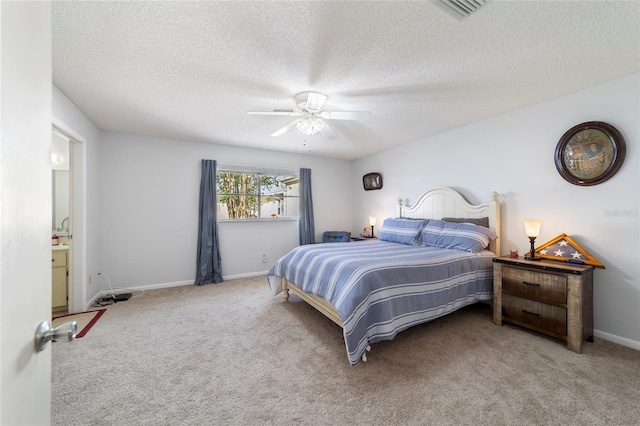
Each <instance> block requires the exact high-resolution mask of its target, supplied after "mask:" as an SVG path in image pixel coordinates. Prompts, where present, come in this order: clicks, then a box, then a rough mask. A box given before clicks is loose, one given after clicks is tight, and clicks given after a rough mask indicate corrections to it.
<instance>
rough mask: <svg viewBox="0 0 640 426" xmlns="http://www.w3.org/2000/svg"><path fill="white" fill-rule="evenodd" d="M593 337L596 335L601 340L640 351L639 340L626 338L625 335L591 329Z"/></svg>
mask: <svg viewBox="0 0 640 426" xmlns="http://www.w3.org/2000/svg"><path fill="white" fill-rule="evenodd" d="M593 335H594V337H598V338H600V339H603V340H607V341H609V342H612V343H617V344H618V345H622V346H626V347H628V348H631V349H635V350H637V351H640V342H638V341H636V340H632V339H627V338H626V337H622V336H617V335H615V334H611V333H606V332H604V331H600V330H594V331H593Z"/></svg>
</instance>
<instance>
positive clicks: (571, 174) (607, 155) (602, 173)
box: [555, 121, 626, 186]
mask: <svg viewBox="0 0 640 426" xmlns="http://www.w3.org/2000/svg"><path fill="white" fill-rule="evenodd" d="M625 153H626V145H625V143H624V138H623V137H622V134H621V133H620V132H619V131H618V130H617V129H616V128H615V127H613V126H612V125H610V124H607V123H603V122H601V121H589V122H586V123H582V124H578V125H577V126H574V127H572V128H571V129H569V130H568V131H567V132H566V133H565V134H564V135H563V136H562V138H560V141H559V142H558V145H557V146H556V154H555V162H556V168H557V169H558V173H560V176H562V177H563V178H564V179H565V180H566V181H567V182H569V183H572V184H574V185H581V186H589V185H597V184H599V183H602V182H604V181H606V180H607V179H609V178H611V177H612V176H613V175H615V174H616V173H617V172H618V170H619V169H620V167H621V166H622V163H623V162H624V156H625Z"/></svg>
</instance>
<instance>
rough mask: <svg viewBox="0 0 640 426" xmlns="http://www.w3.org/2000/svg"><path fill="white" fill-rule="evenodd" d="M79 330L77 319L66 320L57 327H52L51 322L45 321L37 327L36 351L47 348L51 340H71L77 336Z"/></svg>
mask: <svg viewBox="0 0 640 426" xmlns="http://www.w3.org/2000/svg"><path fill="white" fill-rule="evenodd" d="M77 332H78V323H77V322H76V321H71V322H65V323H64V324H61V325H59V326H57V327H56V328H52V327H51V322H49V321H43V322H41V323H40V325H38V328H37V329H36V338H35V344H36V351H37V352H41V351H43V350H45V349H46V347H47V345H48V344H49V342H50V341H51V340H54V339H55V340H58V341H61V342H65V341H66V342H70V341H72V340H74V339H75V338H76V334H77Z"/></svg>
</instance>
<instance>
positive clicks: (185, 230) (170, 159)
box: [100, 132, 352, 288]
mask: <svg viewBox="0 0 640 426" xmlns="http://www.w3.org/2000/svg"><path fill="white" fill-rule="evenodd" d="M101 143H102V145H101V151H100V152H101V156H100V162H101V164H100V181H101V183H100V187H101V190H100V204H101V205H102V218H101V220H102V233H101V244H102V253H103V256H102V271H101V272H103V273H106V274H107V275H108V276H109V278H110V279H111V282H112V285H113V286H114V287H121V288H133V287H145V286H155V287H158V286H163V285H172V284H177V283H192V282H193V280H194V278H195V259H196V248H197V231H198V197H199V187H200V161H201V160H202V159H213V160H217V161H218V163H219V164H220V163H225V164H235V165H246V166H258V167H266V168H277V169H293V170H297V169H299V168H301V167H304V168H310V169H311V170H312V172H311V180H312V192H313V200H314V214H315V229H316V238H317V239H318V240H320V239H321V235H322V232H323V231H327V230H346V229H349V228H350V227H351V215H352V214H351V193H350V189H349V180H350V179H351V168H350V166H351V165H350V162H348V161H344V160H335V159H327V158H320V157H313V156H310V155H304V154H300V155H297V154H285V153H277V152H273V151H261V150H254V149H243V148H235V147H231V146H225V145H217V144H209V143H199V142H188V141H177V140H170V139H160V138H152V137H144V136H137V135H131V134H123V133H112V132H104V133H103V134H102V142H101ZM219 231H220V246H221V257H222V272H223V275H224V277H225V278H227V279H228V278H234V277H240V276H247V275H257V274H259V273H263V272H266V271H267V270H268V269H269V267H270V266H271V265H272V264H273V263H274V262H275V261H276V260H277V259H278V258H279V257H281V256H282V255H284V254H285V253H286V252H288V251H289V250H290V249H291V248H293V247H295V246H296V245H298V222H297V221H274V222H271V223H265V222H247V223H220V224H219ZM263 254H266V255H267V258H268V261H267V263H266V264H263V263H262V255H263Z"/></svg>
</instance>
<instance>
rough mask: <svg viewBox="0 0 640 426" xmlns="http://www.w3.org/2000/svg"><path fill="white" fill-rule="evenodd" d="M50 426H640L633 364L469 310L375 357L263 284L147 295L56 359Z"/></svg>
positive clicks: (376, 348) (57, 350) (630, 356)
mask: <svg viewBox="0 0 640 426" xmlns="http://www.w3.org/2000/svg"><path fill="white" fill-rule="evenodd" d="M52 350H53V388H52V393H53V401H52V422H53V424H54V425H65V426H70V425H254V424H259V425H262V424H270V425H292V424H309V425H351V424H373V425H472V424H473V425H605V424H606V425H636V424H640V351H635V350H632V349H629V348H626V347H622V346H619V345H616V344H613V343H610V342H607V341H604V340H601V339H596V342H595V343H588V342H587V343H586V344H585V347H584V352H583V354H581V355H579V354H575V353H573V352H570V351H568V350H566V346H565V344H564V343H563V342H561V341H558V340H554V339H551V338H547V337H545V336H541V335H539V334H536V333H532V332H529V331H526V330H524V329H522V328H519V327H516V326H511V325H504V326H502V327H498V326H496V325H494V324H493V323H492V322H491V309H490V308H489V307H488V306H487V305H474V306H472V307H468V308H464V309H462V310H460V311H458V312H456V313H453V314H451V315H449V316H446V317H444V318H441V319H438V320H435V321H432V322H430V323H427V324H423V325H420V326H417V327H414V328H411V329H409V330H407V331H405V332H403V333H401V334H400V335H398V336H397V337H396V338H395V340H393V341H391V342H382V343H378V344H375V345H373V347H372V350H371V352H370V353H369V361H368V362H366V363H362V362H361V363H359V364H358V365H356V366H354V367H352V366H350V365H349V362H348V361H347V356H346V352H345V348H344V341H343V339H342V334H341V330H340V329H339V328H338V327H337V326H336V325H335V324H333V323H332V322H331V321H330V320H328V319H326V318H324V317H323V316H322V315H320V314H319V313H317V312H316V311H315V310H313V308H311V307H310V306H308V305H307V304H305V303H304V302H302V301H300V300H299V299H297V298H295V297H294V296H292V297H291V299H290V302H289V303H284V302H283V301H282V298H281V297H280V296H278V297H273V296H272V294H271V292H270V290H269V288H268V285H267V282H266V277H255V278H249V279H240V280H232V281H227V282H225V283H222V284H218V285H207V286H203V287H197V286H185V287H176V288H169V289H162V290H154V291H147V292H146V293H145V295H144V296H143V297H139V298H135V299H131V300H129V301H127V302H123V303H117V304H115V305H111V306H108V308H107V312H106V313H105V314H104V315H103V316H102V318H101V319H100V321H98V322H97V323H96V324H95V326H94V327H93V328H92V330H91V333H89V334H87V335H86V336H85V338H83V339H80V340H76V341H74V342H71V343H68V344H59V345H54V346H53V348H52Z"/></svg>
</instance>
